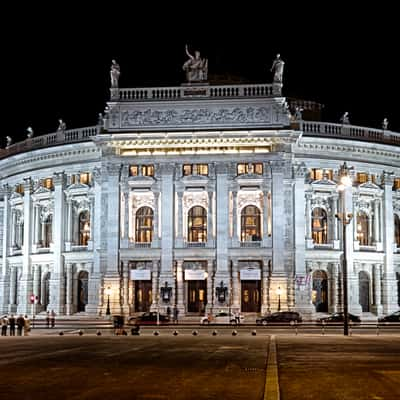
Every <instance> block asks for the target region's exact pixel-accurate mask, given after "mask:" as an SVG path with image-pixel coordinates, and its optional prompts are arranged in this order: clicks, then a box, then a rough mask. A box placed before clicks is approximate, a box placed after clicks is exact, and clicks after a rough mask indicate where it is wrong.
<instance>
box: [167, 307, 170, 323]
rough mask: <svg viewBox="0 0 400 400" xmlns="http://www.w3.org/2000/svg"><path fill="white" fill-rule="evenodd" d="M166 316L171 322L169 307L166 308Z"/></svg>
mask: <svg viewBox="0 0 400 400" xmlns="http://www.w3.org/2000/svg"><path fill="white" fill-rule="evenodd" d="M167 315H168V319H169V320H171V307H170V306H168V307H167Z"/></svg>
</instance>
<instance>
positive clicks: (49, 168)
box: [0, 78, 400, 317]
mask: <svg viewBox="0 0 400 400" xmlns="http://www.w3.org/2000/svg"><path fill="white" fill-rule="evenodd" d="M115 79H116V83H114V85H113V86H114V87H113V88H112V89H111V98H110V101H109V102H108V107H107V109H106V113H105V115H104V118H102V119H101V121H100V122H99V125H98V126H94V127H89V128H82V129H73V130H66V129H60V130H59V131H57V132H56V133H52V134H49V135H44V136H38V137H32V135H31V136H30V137H28V138H27V139H26V140H25V141H23V142H20V143H15V144H11V143H8V146H7V148H6V149H1V150H0V185H1V194H0V225H1V226H0V228H1V229H0V248H1V249H2V250H1V254H0V266H1V270H0V313H8V312H14V313H15V312H17V313H31V312H32V311H34V312H35V313H40V312H43V311H45V310H52V309H54V310H55V312H56V313H58V314H60V315H63V314H65V315H72V314H76V313H81V314H80V315H82V316H84V315H88V316H98V315H104V314H105V312H106V305H107V299H109V301H110V307H111V312H112V313H113V314H116V313H124V314H125V315H129V314H134V313H136V312H142V311H146V310H154V309H160V310H162V311H165V310H166V309H167V307H171V308H172V307H174V306H177V307H178V308H179V311H180V314H179V315H180V316H184V315H190V314H203V313H205V312H212V311H213V310H220V309H228V308H231V309H232V310H241V311H242V312H244V313H266V312H269V311H276V310H277V309H278V308H280V309H282V310H286V309H290V310H298V311H300V312H301V313H303V314H304V315H305V316H308V317H315V315H316V313H318V312H332V311H336V310H340V309H341V307H342V303H343V302H342V287H343V286H342V273H341V272H342V267H341V260H342V255H343V247H344V246H343V244H344V242H343V236H342V233H343V229H342V228H343V227H342V223H341V221H340V220H339V219H337V218H336V215H337V214H338V213H339V212H340V209H341V207H342V201H343V199H344V198H345V199H346V207H347V210H348V211H349V212H351V213H352V216H353V218H352V219H351V221H350V224H349V226H348V231H347V232H348V234H347V238H346V246H345V248H346V255H347V257H346V258H347V266H348V276H347V283H348V288H349V296H348V303H349V311H350V312H352V313H355V314H362V313H364V314H363V315H364V316H367V315H368V313H373V314H382V313H388V312H391V311H394V310H395V309H397V308H399V301H400V300H399V298H400V286H399V285H400V284H399V281H400V148H399V145H400V134H398V133H394V132H391V131H389V130H386V129H370V128H363V127H359V126H353V125H349V124H334V123H324V122H316V121H313V120H309V121H306V120H303V118H302V117H301V116H300V115H299V109H300V108H302V109H303V115H304V117H305V118H306V117H307V115H308V116H310V118H311V119H314V117H315V114H316V113H318V104H316V103H313V102H301V101H295V100H290V99H286V98H284V97H282V95H281V88H282V83H281V82H274V83H273V84H254V85H223V86H212V85H208V84H207V83H205V82H198V83H196V84H186V85H181V86H178V87H154V88H140V89H123V88H118V85H117V78H115ZM296 108H297V112H296V115H295V116H294V115H293V116H292V114H291V111H292V113H293V114H294V110H295V109H296ZM310 118H309V119H310ZM344 162H346V163H347V165H348V166H350V167H352V170H351V176H352V188H351V190H350V191H347V192H346V194H345V197H342V196H341V194H340V193H339V191H338V186H339V176H338V171H339V168H340V166H341V165H342V164H343V163H344ZM107 289H109V290H108V291H107ZM32 295H34V299H35V301H34V304H33V305H32V304H31V302H30V299H31V296H32ZM365 313H366V314H365Z"/></svg>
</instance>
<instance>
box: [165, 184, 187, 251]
mask: <svg viewBox="0 0 400 400" xmlns="http://www.w3.org/2000/svg"><path fill="white" fill-rule="evenodd" d="M176 194H177V196H178V222H177V227H176V233H177V235H176V243H177V245H178V246H179V247H182V245H183V233H182V230H183V216H182V212H183V211H182V198H183V192H176ZM163 235H164V233H163Z"/></svg>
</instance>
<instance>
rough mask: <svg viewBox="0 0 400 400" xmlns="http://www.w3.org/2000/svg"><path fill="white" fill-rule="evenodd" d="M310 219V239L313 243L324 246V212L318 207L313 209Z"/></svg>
mask: <svg viewBox="0 0 400 400" xmlns="http://www.w3.org/2000/svg"><path fill="white" fill-rule="evenodd" d="M311 219H312V238H313V241H314V243H316V244H326V243H327V242H328V237H327V232H328V229H327V217H326V211H325V210H324V209H322V208H320V207H317V208H314V210H313V212H312V216H311Z"/></svg>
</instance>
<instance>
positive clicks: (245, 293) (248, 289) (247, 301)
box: [241, 281, 261, 312]
mask: <svg viewBox="0 0 400 400" xmlns="http://www.w3.org/2000/svg"><path fill="white" fill-rule="evenodd" d="M260 293H261V281H242V307H241V309H242V311H243V312H260V311H261V296H260Z"/></svg>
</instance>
